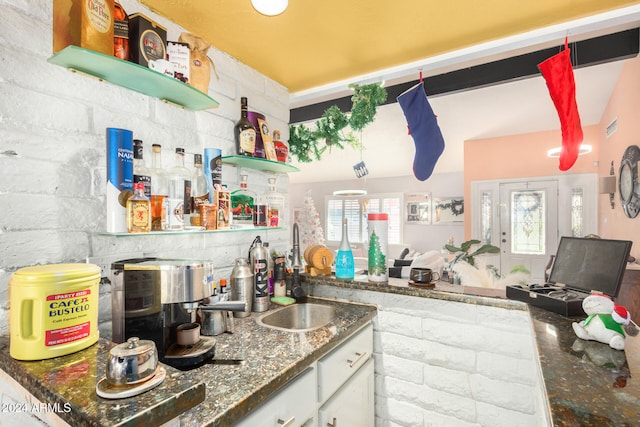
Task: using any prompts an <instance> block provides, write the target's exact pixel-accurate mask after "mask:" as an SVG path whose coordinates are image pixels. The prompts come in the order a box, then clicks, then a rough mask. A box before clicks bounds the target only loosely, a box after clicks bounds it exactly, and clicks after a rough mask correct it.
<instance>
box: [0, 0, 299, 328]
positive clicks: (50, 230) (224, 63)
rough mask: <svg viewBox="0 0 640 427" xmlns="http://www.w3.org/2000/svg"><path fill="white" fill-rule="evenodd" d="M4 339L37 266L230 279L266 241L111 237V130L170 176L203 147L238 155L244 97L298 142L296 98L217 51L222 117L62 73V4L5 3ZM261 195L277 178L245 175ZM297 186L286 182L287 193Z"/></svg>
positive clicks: (283, 240) (0, 205)
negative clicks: (239, 262)
mask: <svg viewBox="0 0 640 427" xmlns="http://www.w3.org/2000/svg"><path fill="white" fill-rule="evenodd" d="M121 3H122V4H123V6H124V8H125V10H126V11H127V13H129V14H132V13H135V12H142V13H144V14H145V15H147V16H148V17H150V18H151V19H154V20H156V21H157V22H158V23H160V24H161V25H163V26H165V27H167V32H168V37H167V38H168V39H169V40H177V39H178V36H179V35H180V33H181V32H182V31H183V29H181V28H180V27H178V26H176V25H175V24H173V23H171V22H169V21H167V20H166V19H164V18H162V17H160V16H158V15H156V14H154V13H152V12H151V11H149V10H148V9H146V8H145V7H144V6H142V5H140V4H139V3H137V2H136V1H132V0H128V1H122V2H121ZM0 16H2V21H3V24H2V26H0V64H1V66H0V227H1V228H0V334H7V332H8V320H7V319H8V315H7V309H8V301H7V299H8V296H7V291H8V282H9V278H10V276H11V274H12V273H13V272H14V271H16V270H17V269H19V268H21V267H25V266H30V265H35V264H50V263H65V262H85V259H86V257H87V256H101V255H112V254H116V255H117V254H120V253H129V252H143V253H149V254H154V255H161V256H167V257H169V256H179V257H183V258H185V257H186V258H198V259H209V260H213V261H214V263H215V266H216V267H217V272H216V274H217V276H218V277H224V276H227V275H228V274H229V272H230V270H231V267H232V263H233V260H234V259H235V258H236V257H240V256H246V253H247V251H248V249H249V245H250V244H251V241H252V240H253V238H254V237H255V235H256V233H253V232H248V233H225V234H206V235H193V236H184V235H180V236H170V237H169V236H167V237H165V236H161V237H157V236H156V237H154V236H145V237H128V236H127V237H121V238H115V237H105V236H102V235H98V234H96V232H99V231H104V230H105V216H104V195H105V194H104V193H105V176H106V175H105V169H106V158H105V151H106V150H105V146H106V143H105V129H106V128H107V127H121V128H125V129H130V130H132V131H133V132H134V138H139V139H142V140H143V141H144V143H145V158H146V159H147V162H150V156H151V154H150V149H151V144H153V143H159V144H161V145H162V148H163V155H162V157H163V158H162V161H163V165H164V166H167V167H170V166H172V165H173V162H174V157H175V154H174V153H175V148H176V147H184V148H185V150H186V152H187V165H188V166H191V165H192V164H193V153H197V152H202V150H203V149H204V147H217V148H221V149H222V152H223V155H229V154H233V152H234V142H233V126H234V123H235V121H236V120H238V118H239V115H240V97H241V96H247V97H248V99H249V109H250V110H254V111H258V112H261V113H263V114H265V115H266V116H267V119H268V121H269V124H270V126H271V128H272V129H281V130H282V132H283V138H286V139H288V127H287V123H288V122H289V104H288V99H289V94H288V92H287V89H286V88H284V87H283V86H281V85H279V84H277V83H275V82H273V81H272V80H269V79H267V78H266V77H265V76H263V75H261V74H259V73H258V72H256V71H255V70H253V69H251V68H249V67H247V66H245V65H243V64H241V63H240V62H238V61H237V60H235V59H234V58H232V57H230V56H228V55H227V54H225V53H223V52H221V51H219V50H216V49H211V50H210V51H209V56H210V57H211V58H212V59H213V61H214V62H215V64H216V68H217V71H218V74H219V75H220V79H219V80H216V79H215V77H214V76H213V73H212V79H211V84H210V87H209V95H210V96H211V97H212V98H214V99H216V100H217V101H218V102H219V103H220V107H219V108H217V109H214V110H209V111H200V112H193V111H189V110H183V109H180V108H177V107H175V106H172V105H167V104H164V103H162V102H160V101H158V100H157V99H154V98H150V97H148V96H145V95H142V94H139V93H137V92H133V91H130V90H127V89H124V88H121V87H118V86H115V85H112V84H110V83H104V82H99V81H97V80H94V79H92V78H87V77H84V76H80V75H77V74H73V73H70V72H69V71H67V70H65V69H64V68H62V67H59V66H56V65H51V64H49V63H48V62H47V58H49V57H50V56H51V55H52V2H51V1H50V0H0ZM246 172H247V174H248V175H249V186H250V187H252V188H253V189H254V191H258V192H260V191H264V190H266V189H267V177H268V176H270V175H268V174H267V173H263V172H256V171H252V170H246ZM238 175H239V170H238V169H237V168H235V167H233V166H225V167H224V169H223V180H224V182H225V183H227V184H228V185H229V189H230V190H234V189H236V188H237V187H238V182H239V177H238ZM287 187H288V177H287V176H286V175H278V188H279V191H281V192H283V193H285V192H286V189H287ZM260 234H262V238H263V241H264V240H266V241H269V242H270V243H271V247H275V248H277V249H286V248H288V246H289V243H288V242H289V240H290V239H289V231H288V230H281V231H269V232H268V233H260ZM108 292H109V289H108V287H107V288H101V294H102V297H101V300H100V319H101V321H103V322H104V321H107V320H108V318H109V294H108Z"/></svg>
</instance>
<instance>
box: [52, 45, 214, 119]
mask: <svg viewBox="0 0 640 427" xmlns="http://www.w3.org/2000/svg"><path fill="white" fill-rule="evenodd" d="M48 61H49V62H50V63H52V64H56V65H60V66H62V67H65V68H68V69H69V70H71V71H74V72H78V73H81V74H88V75H89V76H92V77H95V78H97V79H99V80H106V81H108V82H110V83H113V84H116V85H119V86H122V87H125V88H127V89H131V90H134V91H136V92H140V93H142V94H144V95H149V96H153V97H155V98H158V99H160V100H161V101H164V102H167V103H171V104H176V105H178V106H180V107H184V108H188V109H190V110H206V109H209V108H216V107H218V106H219V105H220V104H219V103H218V102H217V101H216V100H214V99H213V98H211V97H209V96H208V95H207V94H205V93H202V92H201V91H199V90H198V89H196V88H194V87H193V86H189V85H188V84H185V83H182V82H181V81H179V80H176V79H174V78H172V77H169V76H166V75H164V74H161V73H158V72H156V71H153V70H150V69H149V68H146V67H142V66H140V65H138V64H134V63H133V62H129V61H123V60H122V59H119V58H116V57H115V56H109V55H105V54H103V53H100V52H94V51H92V50H88V49H84V48H81V47H78V46H67V47H66V48H64V49H63V50H61V51H60V52H58V53H56V54H55V55H53V56H52V57H51V58H49V59H48Z"/></svg>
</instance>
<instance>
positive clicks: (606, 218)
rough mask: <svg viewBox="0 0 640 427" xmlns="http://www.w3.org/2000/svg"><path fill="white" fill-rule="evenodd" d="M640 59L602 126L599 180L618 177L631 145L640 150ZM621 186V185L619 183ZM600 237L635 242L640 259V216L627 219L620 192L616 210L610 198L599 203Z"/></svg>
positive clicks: (625, 71) (623, 76)
mask: <svg viewBox="0 0 640 427" xmlns="http://www.w3.org/2000/svg"><path fill="white" fill-rule="evenodd" d="M639 112H640V57H636V58H634V59H632V60H628V61H627V62H626V63H625V65H624V67H623V68H622V72H621V73H620V78H619V79H618V82H617V83H616V87H615V89H614V92H613V94H612V96H611V99H610V100H609V105H607V108H606V110H605V112H604V114H603V115H602V120H601V122H600V132H599V135H600V167H599V169H598V175H599V176H606V175H609V168H610V167H611V161H612V160H613V169H614V171H615V174H616V178H617V177H618V172H619V168H620V159H621V158H622V154H623V153H624V150H626V149H627V147H628V146H629V145H639V146H640V116H639V115H638V113H639ZM616 117H617V118H618V130H617V131H616V132H615V133H614V134H613V135H611V136H610V137H609V138H608V139H607V138H606V136H605V129H606V127H607V125H608V124H609V123H611V122H612V121H613V120H614V119H615V118H616ZM616 185H617V181H616ZM598 203H599V205H598V213H599V215H598V233H599V234H600V236H602V237H604V238H609V239H624V240H632V241H633V247H632V248H631V254H632V255H633V256H635V257H636V258H640V215H638V216H637V217H635V218H633V219H631V218H627V217H626V216H625V214H624V212H623V211H622V207H621V206H620V195H619V194H618V191H616V195H615V207H614V208H613V210H612V209H611V205H610V204H609V196H600V197H599V199H598Z"/></svg>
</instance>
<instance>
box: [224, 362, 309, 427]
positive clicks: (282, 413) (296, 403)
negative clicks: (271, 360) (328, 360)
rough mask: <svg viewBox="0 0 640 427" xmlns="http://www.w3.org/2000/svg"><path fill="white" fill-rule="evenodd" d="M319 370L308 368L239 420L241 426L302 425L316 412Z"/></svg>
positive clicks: (273, 426) (272, 426) (276, 426)
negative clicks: (317, 373)
mask: <svg viewBox="0 0 640 427" xmlns="http://www.w3.org/2000/svg"><path fill="white" fill-rule="evenodd" d="M315 389H316V370H315V369H314V368H309V369H307V370H306V371H305V372H304V373H302V374H300V375H299V376H297V377H296V378H295V379H294V380H293V381H291V382H290V383H289V384H287V385H286V386H285V387H284V388H283V389H282V390H280V391H279V392H278V393H277V394H276V395H275V396H272V397H271V398H269V399H268V400H267V401H266V402H264V403H263V404H262V405H260V406H259V407H257V408H256V409H254V410H253V411H251V413H250V414H249V415H247V416H246V417H245V418H243V419H242V420H240V422H239V423H238V424H236V426H239V427H283V426H291V427H293V426H300V425H302V424H304V423H305V421H307V420H308V419H309V418H312V417H313V416H314V414H315V411H316V407H317V406H316V401H315Z"/></svg>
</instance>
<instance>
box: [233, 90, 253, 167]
mask: <svg viewBox="0 0 640 427" xmlns="http://www.w3.org/2000/svg"><path fill="white" fill-rule="evenodd" d="M234 130H235V139H236V152H237V154H239V155H241V156H250V157H252V156H253V151H254V150H255V147H256V128H255V127H254V126H253V124H252V123H251V121H249V113H248V112H247V98H246V97H244V96H243V97H242V98H240V120H238V122H237V123H236V125H235V129H234Z"/></svg>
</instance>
